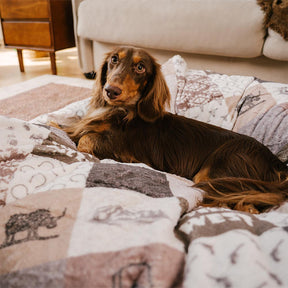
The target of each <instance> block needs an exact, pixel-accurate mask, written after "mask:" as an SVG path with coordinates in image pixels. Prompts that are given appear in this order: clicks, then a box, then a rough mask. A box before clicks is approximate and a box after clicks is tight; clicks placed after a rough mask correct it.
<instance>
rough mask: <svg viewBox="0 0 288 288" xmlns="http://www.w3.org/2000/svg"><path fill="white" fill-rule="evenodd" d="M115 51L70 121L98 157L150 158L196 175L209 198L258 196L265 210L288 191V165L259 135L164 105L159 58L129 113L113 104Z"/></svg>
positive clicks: (73, 133)
mask: <svg viewBox="0 0 288 288" xmlns="http://www.w3.org/2000/svg"><path fill="white" fill-rule="evenodd" d="M110 55H111V54H110V53H109V54H107V55H106V58H105V60H104V62H103V64H102V66H101V67H100V69H99V71H98V72H97V79H96V84H95V87H94V90H93V97H92V100H91V102H90V107H89V110H88V113H87V115H86V116H84V118H83V119H82V120H80V121H78V122H77V123H74V124H73V125H71V126H70V127H66V128H65V129H64V130H65V131H66V132H67V133H68V135H69V136H70V137H71V139H72V140H73V141H74V142H76V143H78V141H79V140H80V138H81V137H82V136H85V137H86V139H87V138H88V141H87V142H85V143H90V144H89V145H92V146H89V147H88V146H87V147H88V148H87V151H89V152H88V153H90V151H92V152H93V154H94V155H95V156H96V157H99V158H101V157H105V156H106V157H111V158H113V159H115V160H118V161H123V162H126V161H127V162H129V161H136V162H143V163H145V164H147V165H150V166H151V167H153V168H155V169H158V170H162V171H166V172H169V173H173V174H178V175H180V176H183V177H186V178H189V179H191V180H194V181H195V179H196V178H197V180H199V181H195V183H196V184H195V185H194V187H196V188H200V189H202V190H204V191H205V192H206V193H205V195H204V201H203V204H204V205H206V206H219V205H222V204H224V205H226V206H228V207H230V208H232V209H237V210H245V206H246V205H247V204H252V205H254V206H255V207H256V209H258V211H260V212H263V211H265V210H266V209H269V208H271V207H273V206H277V205H280V204H281V203H282V202H283V201H285V200H286V199H287V198H288V180H287V178H288V168H287V166H285V165H284V164H283V163H282V162H280V160H279V159H278V158H277V157H276V156H274V155H273V154H272V153H271V152H270V151H269V150H268V148H266V147H264V146H263V145H261V144H260V143H258V141H256V140H255V139H252V138H250V137H247V136H244V135H239V134H237V133H234V132H231V131H228V130H225V129H222V128H219V127H216V126H212V125H209V124H207V123H203V122H199V121H196V120H192V119H188V118H185V117H182V116H178V115H173V114H171V113H168V112H165V103H166V102H169V100H170V93H169V89H168V87H167V85H166V82H165V80H164V78H163V75H162V73H161V71H160V66H159V65H158V64H157V63H156V62H155V61H154V59H153V58H151V59H153V61H152V62H153V65H154V74H153V79H151V80H150V81H149V85H147V91H145V92H144V93H143V95H142V96H141V98H140V100H139V101H138V103H137V104H136V105H135V107H132V109H134V110H133V111H132V114H131V115H133V117H130V118H129V121H127V113H129V111H128V110H129V109H131V107H124V106H123V107H121V106H120V107H118V106H110V105H108V104H107V103H106V102H105V100H104V98H103V87H104V85H105V82H106V78H107V61H108V58H109V57H110ZM130 112H131V111H130ZM104 128H105V129H106V130H105V133H104V132H103V131H104ZM102 129H103V130H102ZM103 134H105V137H104V136H103ZM85 137H84V138H85ZM89 137H90V138H89ZM97 137H98V138H97ZM101 137H103V138H101ZM96 142H97V144H95V145H94V144H93V143H96ZM256 142H257V143H258V144H257V143H256ZM85 143H84V145H86V144H85ZM87 145H88V144H87ZM105 145H106V146H105ZM99 151H100V152H99ZM97 153H98V154H97ZM101 153H102V154H101ZM207 158H208V160H207ZM210 160H211V161H210ZM198 172H199V173H198ZM236 176H237V177H236Z"/></svg>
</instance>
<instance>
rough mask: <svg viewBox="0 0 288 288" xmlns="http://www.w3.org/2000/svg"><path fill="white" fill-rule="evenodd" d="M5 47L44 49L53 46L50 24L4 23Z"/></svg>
mask: <svg viewBox="0 0 288 288" xmlns="http://www.w3.org/2000/svg"><path fill="white" fill-rule="evenodd" d="M2 27H3V35H4V42H5V45H8V46H9V45H10V46H26V47H34V46H35V47H43V48H49V47H51V46H52V42H51V36H50V25H49V23H48V22H33V23H32V22H3V23H2Z"/></svg>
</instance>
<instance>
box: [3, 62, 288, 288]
mask: <svg viewBox="0 0 288 288" xmlns="http://www.w3.org/2000/svg"><path fill="white" fill-rule="evenodd" d="M162 70H163V73H164V75H165V77H166V80H167V83H168V85H169V89H170V91H171V95H172V100H171V103H170V109H171V111H172V112H174V113H178V114H182V115H185V116H187V117H192V118H195V119H198V120H203V121H206V122H209V123H212V124H216V125H219V126H222V127H226V128H229V129H234V130H235V131H238V132H240V133H245V134H248V135H251V136H253V137H256V138H258V140H260V141H262V142H263V143H264V144H266V145H267V146H268V147H269V148H270V149H271V150H272V151H273V152H274V153H276V154H277V155H282V156H281V157H283V160H285V159H286V160H287V159H288V158H285V157H287V154H288V153H287V147H288V144H287V143H288V141H287V128H286V127H287V89H288V88H287V85H285V84H279V83H270V82H263V81H260V80H258V79H254V78H253V77H240V76H227V75H220V74H216V73H211V72H206V71H195V70H189V71H188V70H187V67H186V64H185V61H184V60H183V59H182V58H181V57H180V56H175V57H174V58H172V59H170V60H169V61H168V62H167V63H166V64H165V65H163V67H162ZM88 103H89V99H86V100H83V101H80V102H75V103H73V104H70V105H68V106H67V107H65V108H63V109H61V110H59V111H55V112H52V113H48V114H45V115H42V116H39V117H37V118H36V119H33V120H32V121H30V122H25V121H21V120H17V119H13V118H6V117H3V116H0V135H1V137H0V263H1V265H0V287H5V288H6V287H7V288H10V287H11V288H12V287H13V288H14V287H19V288H20V287H21V288H23V287H24V288H26V287H27V288H28V287H29V288H30V287H37V288H38V287H53V288H58V287H61V288H62V287H73V288H74V287H83V288H86V287H87V288H91V287H113V288H114V287H115V288H116V287H117V288H118V287H145V288H146V287H148V288H149V287H157V288H158V287H160V288H162V287H187V288H188V287H189V288H190V287H196V288H197V287H199V288H202V287H216V288H217V287H219V288H220V287H221V288H222V287H225V288H226V287H227V288H230V287H231V288H234V287H245V288H246V287H288V274H287V267H288V253H287V251H288V224H287V223H288V203H285V204H283V205H282V206H281V207H277V208H275V209H274V210H272V211H270V212H267V213H264V214H261V215H250V214H248V213H244V212H237V211H231V210H228V209H223V208H205V207H201V206H199V207H197V203H199V201H201V199H202V192H201V191H199V190H195V189H193V188H192V184H193V183H192V182H191V181H189V180H187V179H184V178H181V177H178V176H176V175H172V174H167V173H163V172H160V171H156V170H153V169H151V168H149V167H147V166H145V165H142V164H123V163H117V162H115V161H112V160H109V159H105V160H102V161H99V160H98V159H96V158H95V157H93V156H91V155H88V154H85V153H80V152H79V151H77V149H76V147H75V145H74V143H73V142H71V141H70V139H69V138H68V137H67V135H66V134H65V133H63V132H61V131H60V130H58V129H55V128H51V127H48V126H46V124H47V122H49V121H51V120H53V121H57V122H58V123H61V124H67V123H69V121H71V120H72V119H76V118H81V117H82V116H83V115H84V114H85V111H86V109H87V104H88ZM285 149H286V150H285ZM285 155H286V156H285Z"/></svg>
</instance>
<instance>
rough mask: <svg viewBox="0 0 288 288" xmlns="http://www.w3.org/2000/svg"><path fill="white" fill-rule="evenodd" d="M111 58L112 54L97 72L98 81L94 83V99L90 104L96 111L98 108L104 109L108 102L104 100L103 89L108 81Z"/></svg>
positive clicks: (107, 56)
mask: <svg viewBox="0 0 288 288" xmlns="http://www.w3.org/2000/svg"><path fill="white" fill-rule="evenodd" d="M109 58H110V53H109V54H107V55H106V57H105V60H104V61H103V63H102V65H101V66H100V68H99V69H98V71H97V74H96V81H95V83H94V87H93V91H92V99H91V102H90V109H91V110H94V109H95V108H98V107H103V106H105V105H106V102H105V100H104V98H103V88H104V85H105V83H106V81H107V70H108V60H109Z"/></svg>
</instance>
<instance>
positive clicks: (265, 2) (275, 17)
mask: <svg viewBox="0 0 288 288" xmlns="http://www.w3.org/2000/svg"><path fill="white" fill-rule="evenodd" d="M257 3H258V4H259V5H260V6H261V8H262V10H263V11H264V12H265V26H266V27H267V28H271V29H273V30H274V31H276V32H277V33H279V34H280V35H281V36H282V37H283V38H284V39H285V40H286V41H288V0H257Z"/></svg>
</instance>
